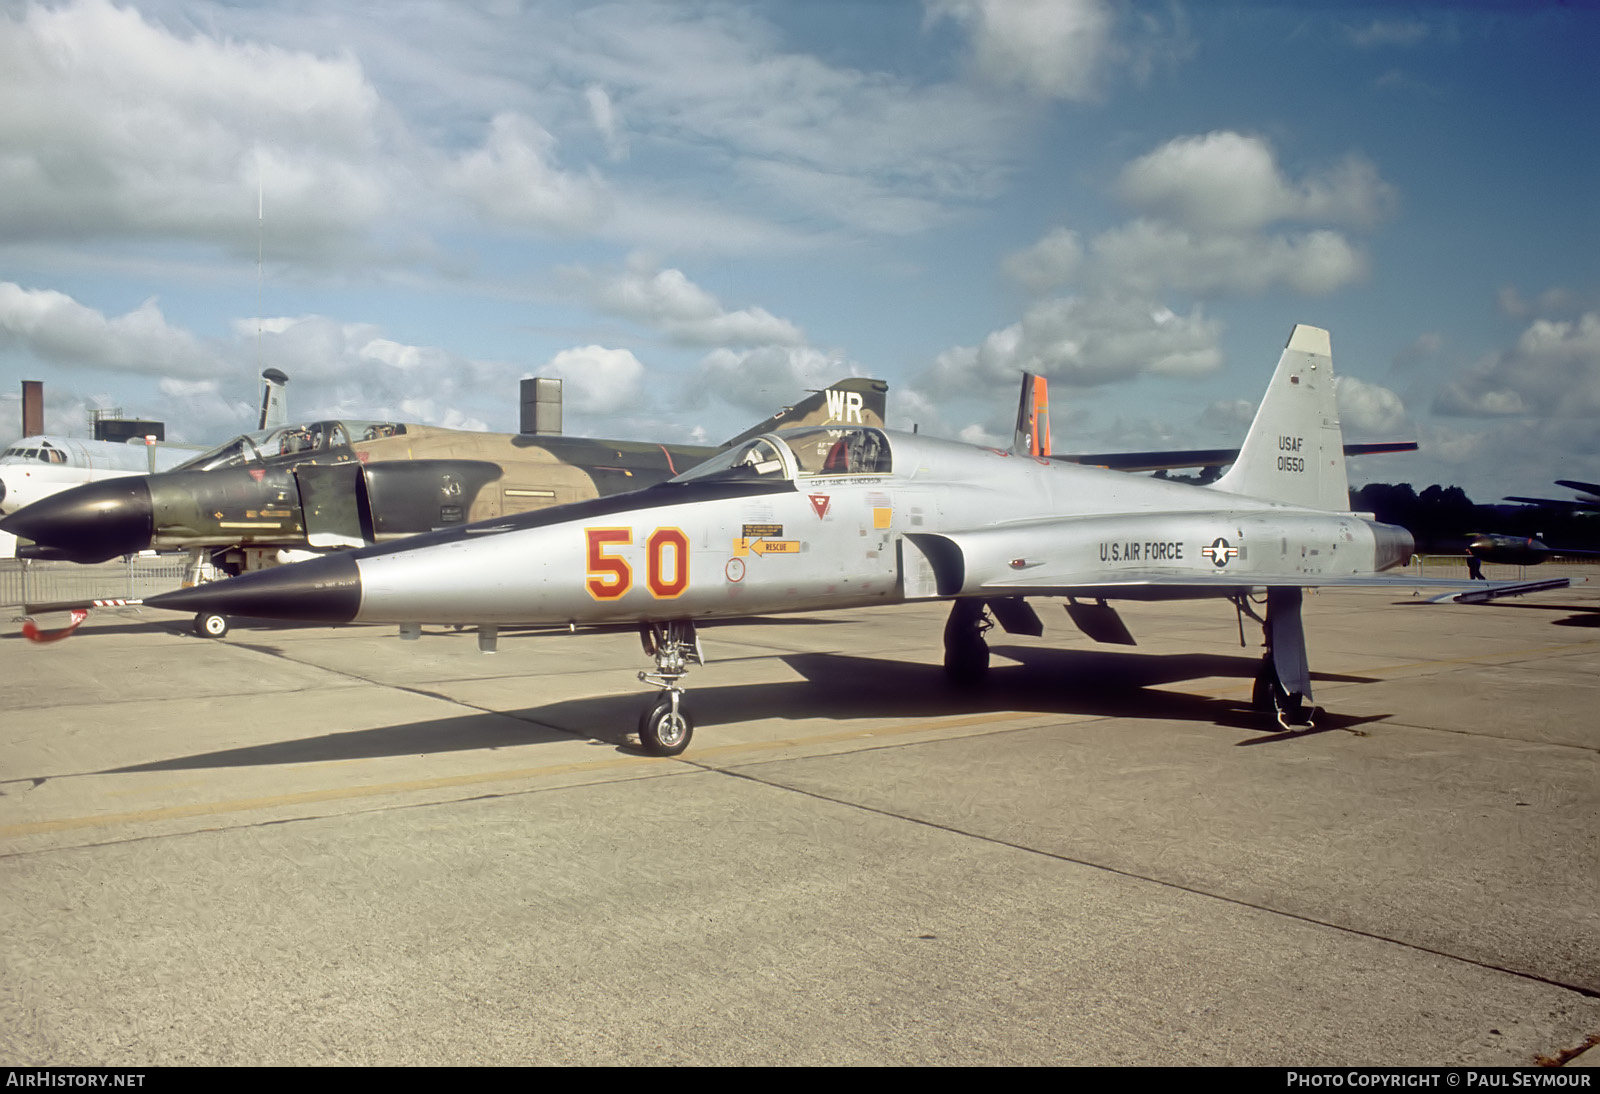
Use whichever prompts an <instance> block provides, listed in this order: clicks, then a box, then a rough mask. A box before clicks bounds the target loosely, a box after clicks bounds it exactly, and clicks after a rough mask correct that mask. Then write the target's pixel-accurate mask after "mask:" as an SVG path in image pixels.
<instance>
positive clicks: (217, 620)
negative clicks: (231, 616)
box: [194, 612, 228, 638]
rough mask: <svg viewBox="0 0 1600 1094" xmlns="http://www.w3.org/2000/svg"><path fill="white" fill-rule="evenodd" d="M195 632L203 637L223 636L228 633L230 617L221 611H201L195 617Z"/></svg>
mask: <svg viewBox="0 0 1600 1094" xmlns="http://www.w3.org/2000/svg"><path fill="white" fill-rule="evenodd" d="M194 633H195V634H198V635H199V636H200V637H201V638H221V637H222V636H223V635H225V634H227V633H228V617H227V616H225V615H223V614H222V613H221V612H201V613H200V614H199V615H197V616H195V617H194Z"/></svg>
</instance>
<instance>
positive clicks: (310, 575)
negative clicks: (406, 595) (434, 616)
mask: <svg viewBox="0 0 1600 1094" xmlns="http://www.w3.org/2000/svg"><path fill="white" fill-rule="evenodd" d="M145 604H146V606H148V607H151V608H166V609H168V610H170V611H175V612H222V613H224V614H228V615H250V616H257V617H259V618H262V619H297V620H301V621H302V622H306V623H348V622H350V621H351V620H353V619H355V617H356V614H357V613H358V612H359V611H360V610H361V569H360V567H358V566H357V565H356V561H355V559H353V558H351V557H350V555H349V552H346V551H340V552H338V553H336V554H331V555H325V556H323V557H322V558H313V559H309V560H307V561H305V562H295V563H292V564H290V565H288V566H273V567H271V568H270V569H266V570H256V571H254V572H253V573H248V574H241V575H239V576H238V577H230V578H228V579H227V580H225V581H208V582H206V583H205V584H203V585H196V586H194V588H192V589H178V590H177V591H175V592H170V593H162V594H161V595H160V596H152V597H147V598H146V599H145Z"/></svg>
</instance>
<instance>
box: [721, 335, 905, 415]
mask: <svg viewBox="0 0 1600 1094" xmlns="http://www.w3.org/2000/svg"><path fill="white" fill-rule="evenodd" d="M858 375H860V370H859V369H858V368H856V367H855V366H854V365H853V364H851V363H850V362H848V361H846V360H844V359H843V358H842V357H841V356H840V355H839V354H837V353H827V352H824V351H823V350H819V349H814V348H812V347H809V346H761V347H759V348H756V349H748V350H738V351H735V350H730V349H717V350H713V351H712V352H711V353H709V354H707V355H706V357H705V359H704V360H702V361H701V362H700V367H699V370H698V375H697V378H696V380H695V384H694V387H695V389H696V390H697V391H700V392H715V393H716V394H717V395H718V396H719V397H720V398H721V399H723V400H724V401H725V402H728V403H731V404H733V405H734V406H736V407H739V408H740V409H743V410H751V411H756V412H758V413H760V414H763V415H766V414H771V413H772V412H773V411H775V410H777V409H778V408H779V407H782V406H789V405H792V404H794V403H796V402H798V401H799V400H800V399H801V398H802V397H803V395H804V393H805V392H806V391H816V390H819V389H821V388H825V387H827V386H828V385H829V384H831V383H833V382H834V381H835V380H839V379H842V378H844V377H846V376H858ZM893 401H894V400H893V399H892V398H891V400H890V402H891V403H892V402H893Z"/></svg>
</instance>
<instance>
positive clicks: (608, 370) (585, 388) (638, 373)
mask: <svg viewBox="0 0 1600 1094" xmlns="http://www.w3.org/2000/svg"><path fill="white" fill-rule="evenodd" d="M535 375H538V376H554V377H559V378H560V380H561V381H562V383H561V390H562V402H563V404H564V405H566V406H570V407H572V408H573V409H574V410H576V411H578V412H579V413H582V414H615V413H617V412H619V411H623V410H628V409H632V408H634V407H636V406H638V405H639V404H640V402H641V398H642V389H643V381H644V365H643V364H641V363H640V362H639V359H638V358H637V357H635V356H634V355H633V354H632V353H630V352H628V351H627V350H625V349H606V348H605V347H604V346H575V347H573V348H572V349H564V350H562V351H561V352H560V353H558V354H556V355H555V356H554V357H552V358H551V359H550V363H549V364H547V365H545V366H544V367H543V368H540V369H539V370H538V371H537V372H536V373H535Z"/></svg>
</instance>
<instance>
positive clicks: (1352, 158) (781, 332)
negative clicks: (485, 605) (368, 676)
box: [0, 0, 1600, 501]
mask: <svg viewBox="0 0 1600 1094" xmlns="http://www.w3.org/2000/svg"><path fill="white" fill-rule="evenodd" d="M0 19H3V22H0V441H6V440H10V439H13V438H14V437H15V436H16V435H17V433H18V432H19V427H20V413H19V410H18V398H19V387H20V385H19V384H18V381H20V380H22V379H42V380H44V381H45V384H46V395H47V425H48V427H49V428H50V429H51V430H53V431H63V432H74V433H78V434H82V433H83V432H84V431H85V430H86V425H85V420H86V416H87V412H88V409H89V408H90V407H93V406H97V405H102V406H103V405H111V406H119V407H122V408H123V409H125V410H126V411H127V412H129V413H130V414H135V415H141V416H149V417H158V418H162V419H164V420H166V421H167V422H168V429H169V437H172V438H177V439H183V440H189V441H195V442H207V441H212V440H220V439H222V438H223V437H225V436H227V435H231V434H232V433H235V432H239V431H241V430H242V429H244V428H247V427H248V425H249V422H250V419H251V416H252V409H251V408H252V406H253V404H254V401H255V398H256V380H255V377H256V375H257V374H258V372H259V368H260V366H261V365H272V366H276V367H278V368H281V369H283V370H284V371H285V372H287V373H288V374H289V376H290V377H291V382H290V388H289V396H290V406H291V412H292V413H293V414H294V415H295V416H297V417H299V416H333V415H343V416H349V417H363V418H367V417H394V418H400V419H403V420H407V421H425V422H429V423H433V424H442V425H452V426H465V427H468V428H490V429H496V430H513V429H515V426H516V420H517V409H516V404H517V392H518V380H519V379H521V378H522V377H524V376H529V375H535V374H539V375H559V376H562V377H563V378H564V379H565V381H566V402H567V429H568V431H569V432H573V433H584V434H588V435H597V436H631V437H638V438H641V439H655V440H690V439H704V440H709V441H718V440H721V439H724V438H726V437H728V436H730V435H732V434H734V433H736V432H738V431H739V430H741V429H743V428H744V427H745V426H746V425H748V424H750V423H751V422H753V421H755V420H757V419H759V418H760V417H762V416H764V415H765V414H767V413H769V412H770V411H771V410H772V409H774V408H776V407H777V406H780V405H783V404H785V403H790V402H794V401H796V400H797V399H798V398H800V397H801V394H802V392H803V390H804V389H806V388H809V387H818V386H821V385H823V384H826V383H828V382H830V381H832V380H834V379H837V378H838V377H840V376H844V375H848V374H856V375H870V376H879V377H882V378H884V379H886V380H888V381H890V383H891V392H890V407H891V419H892V424H897V425H902V426H909V425H910V423H912V422H916V423H918V425H919V427H920V428H922V429H923V430H926V431H933V432H938V433H941V434H944V435H948V436H962V437H966V438H969V439H972V440H990V439H998V438H1001V437H1004V436H1006V435H1008V432H1009V417H1010V414H1011V413H1012V408H1014V406H1015V398H1016V394H1015V393H1016V380H1017V375H1018V373H1019V372H1020V370H1022V369H1023V368H1031V369H1034V370H1035V371H1041V372H1044V373H1046V374H1048V375H1050V376H1051V378H1052V382H1053V388H1052V394H1053V398H1052V404H1053V406H1052V409H1053V411H1054V417H1055V422H1054V425H1055V433H1056V439H1057V447H1058V448H1059V449H1062V450H1079V451H1084V450H1090V451H1093V450H1108V449H1140V448H1157V447H1160V448H1165V447H1175V446H1196V447H1201V446H1215V445H1221V444H1228V443H1236V442H1237V440H1238V438H1239V437H1240V436H1241V435H1242V432H1243V429H1244V427H1245V425H1246V424H1247V422H1248V419H1249V415H1250V414H1251V412H1252V411H1253V409H1254V405H1255V402H1256V401H1257V400H1258V399H1259V397H1260V394H1261V390H1262V389H1263V387H1264V385H1265V382H1266V379H1267V376H1268V375H1269V373H1270V369H1271V367H1272V365H1273V363H1274V362H1275V361H1276V358H1277V354H1278V352H1279V350H1280V348H1281V347H1282V345H1283V343H1284V341H1285V339H1286V338H1287V336H1288V333H1289V330H1290V328H1291V327H1292V326H1293V324H1294V323H1296V322H1306V323H1313V324H1316V325H1319V326H1325V327H1327V328H1329V329H1330V330H1331V331H1332V332H1333V345H1334V364H1335V369H1336V371H1337V372H1338V373H1339V374H1340V376H1341V384H1340V401H1341V412H1342V417H1343V420H1344V423H1345V432H1346V436H1347V438H1350V439H1355V440H1391V439H1416V440H1418V441H1420V442H1421V443H1422V445H1423V451H1422V452H1421V453H1419V454H1417V455H1414V456H1404V457H1387V458H1383V459H1368V460H1366V461H1363V462H1359V463H1357V464H1355V465H1354V466H1353V467H1352V480H1353V481H1354V482H1355V483H1357V484H1359V483H1362V482H1367V481H1411V482H1413V483H1415V484H1417V485H1419V486H1421V485H1424V484H1427V483H1431V482H1440V483H1444V484H1455V485H1459V486H1461V487H1463V488H1464V489H1465V490H1466V491H1467V492H1468V493H1469V494H1470V495H1471V496H1472V497H1473V498H1474V499H1475V500H1479V501H1490V500H1494V499H1495V498H1497V497H1499V496H1500V495H1502V494H1506V493H1538V492H1544V491H1545V490H1546V489H1547V487H1548V486H1549V481H1550V480H1551V479H1554V478H1556V477H1564V478H1580V479H1587V480H1592V481H1600V429H1597V424H1600V259H1597V250H1600V246H1597V245H1600V140H1597V138H1596V133H1597V128H1596V124H1595V121H1594V119H1595V118H1596V117H1600V77H1597V76H1596V75H1595V72H1594V69H1595V66H1594V65H1593V64H1592V58H1593V56H1594V55H1595V54H1596V53H1597V52H1600V7H1597V5H1595V4H1589V3H1572V4H1562V5H1538V4H1514V3H1418V4H1405V3H1387V4H1346V3H1337V2H1331V0H1329V2H1320V3H1287V4H1266V3H1242V4H1225V3H1206V4H1198V3H1140V4H1121V3H1114V2H1109V0H1050V2H1029V0H1004V2H1002V0H926V2H923V3H913V2H904V3H901V2H893V0H882V2H878V3H853V2H844V0H834V2H829V0H812V2H808V3H774V4H762V3H740V4H714V3H693V2H679V3H671V4H651V3H616V4H589V3H562V2H557V0H545V2H539V3H527V4H519V3H513V2H509V0H504V2H483V3H403V2H402V3H386V4H383V5H367V4H340V3H325V2H315V3H312V2H306V3H274V4H267V5H252V4H247V3H229V4H217V3H185V2H157V0H151V2H144V3H134V4H113V3H110V2H108V0H72V2H67V3H4V4H0ZM258 197H259V202H260V205H259V208H260V209H261V210H262V211H263V212H264V216H263V217H262V218H261V220H260V222H259V223H258V219H257V213H258ZM258 242H259V244H260V246H261V248H262V250H263V252H264V256H265V257H264V260H263V261H262V263H261V264H260V268H259V270H258V266H257V247H258ZM258 330H259V331H260V335H259V337H258V333H257V332H258ZM1558 493H1559V491H1558Z"/></svg>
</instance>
